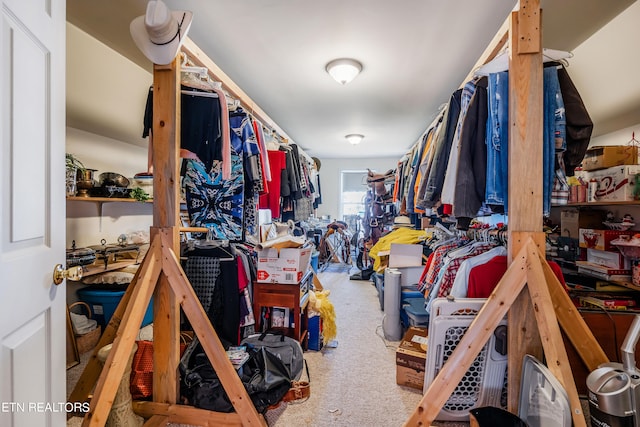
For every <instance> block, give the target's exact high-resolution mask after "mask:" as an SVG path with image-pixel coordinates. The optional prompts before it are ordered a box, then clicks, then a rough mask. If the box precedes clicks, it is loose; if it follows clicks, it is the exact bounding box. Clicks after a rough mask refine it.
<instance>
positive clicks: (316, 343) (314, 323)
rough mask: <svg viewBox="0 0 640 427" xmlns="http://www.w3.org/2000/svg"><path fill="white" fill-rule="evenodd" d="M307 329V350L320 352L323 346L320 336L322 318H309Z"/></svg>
mask: <svg viewBox="0 0 640 427" xmlns="http://www.w3.org/2000/svg"><path fill="white" fill-rule="evenodd" d="M307 328H308V330H309V341H308V342H307V348H308V349H309V350H316V351H319V350H321V349H322V344H323V343H322V340H323V339H324V337H323V336H322V317H320V316H312V317H309V322H308V323H307Z"/></svg>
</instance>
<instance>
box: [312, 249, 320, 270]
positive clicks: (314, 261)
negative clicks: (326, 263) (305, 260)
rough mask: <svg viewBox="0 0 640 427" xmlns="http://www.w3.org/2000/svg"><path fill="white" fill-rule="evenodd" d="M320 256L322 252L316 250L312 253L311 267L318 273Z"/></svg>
mask: <svg viewBox="0 0 640 427" xmlns="http://www.w3.org/2000/svg"><path fill="white" fill-rule="evenodd" d="M319 256H320V252H314V253H312V254H311V268H313V272H314V273H318V257H319Z"/></svg>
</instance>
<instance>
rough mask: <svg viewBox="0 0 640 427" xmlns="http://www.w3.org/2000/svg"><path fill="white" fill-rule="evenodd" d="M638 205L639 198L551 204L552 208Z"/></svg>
mask: <svg viewBox="0 0 640 427" xmlns="http://www.w3.org/2000/svg"><path fill="white" fill-rule="evenodd" d="M630 205H631V206H640V200H629V201H627V202H606V201H602V202H585V203H567V204H566V205H552V206H551V207H553V208H588V207H591V206H630Z"/></svg>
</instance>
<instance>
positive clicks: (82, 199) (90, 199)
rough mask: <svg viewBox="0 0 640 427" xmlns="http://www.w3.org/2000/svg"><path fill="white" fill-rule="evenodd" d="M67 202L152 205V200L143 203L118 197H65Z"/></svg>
mask: <svg viewBox="0 0 640 427" xmlns="http://www.w3.org/2000/svg"><path fill="white" fill-rule="evenodd" d="M67 200H70V201H73V202H94V203H112V202H118V203H153V199H149V200H146V201H144V202H141V201H138V200H136V199H132V198H126V199H125V198H119V197H78V196H73V197H67Z"/></svg>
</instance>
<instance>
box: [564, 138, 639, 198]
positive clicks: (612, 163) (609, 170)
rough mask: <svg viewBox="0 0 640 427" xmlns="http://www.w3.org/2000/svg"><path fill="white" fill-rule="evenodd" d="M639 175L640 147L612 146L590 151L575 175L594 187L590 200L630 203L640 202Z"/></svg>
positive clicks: (593, 148) (590, 149) (594, 148)
mask: <svg viewBox="0 0 640 427" xmlns="http://www.w3.org/2000/svg"><path fill="white" fill-rule="evenodd" d="M638 173H640V165H638V147H636V146H633V145H612V146H603V147H592V148H589V149H588V150H587V152H586V154H585V157H584V160H583V161H582V171H581V172H576V175H578V176H579V177H580V178H581V179H582V181H583V182H585V183H592V184H591V185H592V186H593V187H594V190H593V193H592V194H591V197H590V198H588V201H590V202H628V201H632V200H640V182H638V179H637V174H638Z"/></svg>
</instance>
